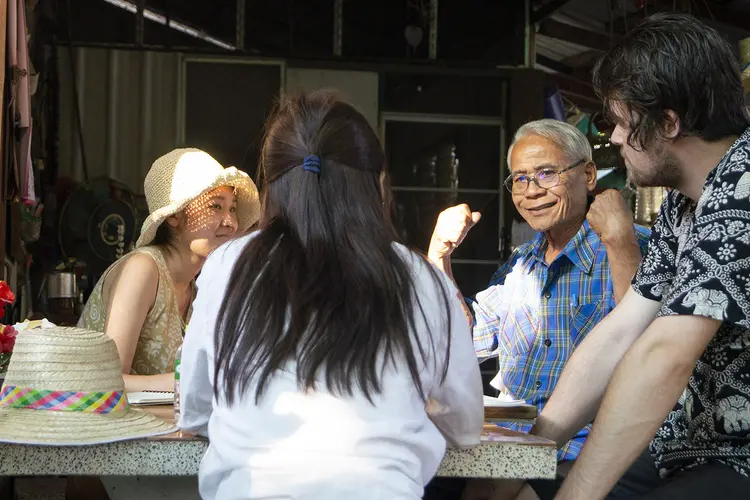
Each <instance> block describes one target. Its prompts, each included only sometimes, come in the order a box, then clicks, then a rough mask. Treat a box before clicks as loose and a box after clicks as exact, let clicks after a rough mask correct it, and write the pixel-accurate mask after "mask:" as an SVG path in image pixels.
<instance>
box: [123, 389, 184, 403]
mask: <svg viewBox="0 0 750 500" xmlns="http://www.w3.org/2000/svg"><path fill="white" fill-rule="evenodd" d="M128 403H130V404H131V405H168V404H169V405H171V404H173V403H174V392H156V391H142V392H129V393H128Z"/></svg>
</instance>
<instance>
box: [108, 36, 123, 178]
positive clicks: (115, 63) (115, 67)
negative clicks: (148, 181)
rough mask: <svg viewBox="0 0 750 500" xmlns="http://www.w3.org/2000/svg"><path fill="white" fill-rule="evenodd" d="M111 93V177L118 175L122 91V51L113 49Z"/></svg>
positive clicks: (109, 100)
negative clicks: (119, 103) (119, 95)
mask: <svg viewBox="0 0 750 500" xmlns="http://www.w3.org/2000/svg"><path fill="white" fill-rule="evenodd" d="M108 83H109V85H108V87H109V94H108V95H107V119H108V120H107V121H108V122H109V123H108V124H107V132H106V133H107V136H106V137H107V139H106V148H107V149H106V155H107V157H106V158H107V160H106V161H107V173H108V175H109V176H110V177H113V178H116V177H117V142H118V141H117V139H118V132H119V128H118V124H119V120H118V106H117V98H118V95H117V94H118V93H119V91H120V52H119V51H117V50H113V51H111V52H110V54H109V82H108Z"/></svg>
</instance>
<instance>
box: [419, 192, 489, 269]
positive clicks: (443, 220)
mask: <svg viewBox="0 0 750 500" xmlns="http://www.w3.org/2000/svg"><path fill="white" fill-rule="evenodd" d="M481 218H482V214H480V213H479V212H472V211H471V209H469V205H467V204H466V203H462V204H460V205H456V206H455V207H450V208H446V209H445V210H443V211H442V212H440V215H438V219H437V223H436V224H435V230H434V231H433V232H432V238H431V239H430V248H429V250H428V255H429V257H430V258H431V259H441V258H444V257H447V256H449V255H450V254H451V253H453V250H455V249H456V248H457V247H458V245H460V244H461V242H462V241H463V240H464V238H465V237H466V235H467V234H468V232H469V230H470V229H471V228H472V227H474V224H476V223H477V222H479V219H481Z"/></svg>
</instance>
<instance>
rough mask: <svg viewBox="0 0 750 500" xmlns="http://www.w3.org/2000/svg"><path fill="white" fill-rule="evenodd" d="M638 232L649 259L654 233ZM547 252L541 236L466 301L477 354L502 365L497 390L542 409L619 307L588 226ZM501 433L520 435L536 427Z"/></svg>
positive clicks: (572, 451) (563, 455) (580, 437)
mask: <svg viewBox="0 0 750 500" xmlns="http://www.w3.org/2000/svg"><path fill="white" fill-rule="evenodd" d="M635 231H636V236H637V239H638V245H639V246H640V248H641V253H642V254H645V252H646V248H647V246H648V240H649V236H650V232H649V230H648V229H646V228H644V227H641V226H635ZM546 248H547V242H546V239H545V238H544V235H543V234H541V233H540V234H538V235H537V236H536V238H534V240H532V241H531V242H529V243H525V244H523V245H521V246H519V247H517V248H516V249H515V250H514V251H513V253H512V254H511V256H510V259H509V260H508V261H507V262H506V263H505V264H503V265H502V266H501V267H500V268H499V269H498V270H497V272H495V274H494V275H493V276H492V281H491V282H490V286H489V288H487V289H486V290H484V291H482V292H480V293H478V294H477V295H476V297H475V298H474V299H468V300H467V302H468V303H469V306H470V307H471V309H472V311H473V313H474V348H475V349H476V352H477V356H478V357H479V358H480V360H482V361H483V360H485V359H489V358H491V357H495V356H496V357H497V358H498V360H499V366H500V370H499V373H498V375H497V377H496V378H495V380H493V385H494V386H496V387H503V386H504V387H505V390H506V391H507V392H508V394H510V395H511V396H513V397H515V398H518V399H524V400H526V402H527V403H529V404H533V405H536V406H537V407H538V408H539V411H541V410H542V408H543V407H544V405H545V404H546V402H547V400H548V399H549V397H550V395H551V394H552V391H553V390H554V388H555V384H556V383H557V379H558V378H559V377H560V374H561V373H562V371H563V367H564V366H565V363H566V362H567V361H568V359H569V358H570V356H571V354H572V353H573V349H574V348H575V347H576V346H578V345H579V344H580V343H581V341H582V340H583V338H584V337H585V336H586V334H588V332H590V331H591V329H592V328H593V327H594V325H596V324H597V323H598V322H599V321H601V319H602V318H604V316H605V315H607V314H608V313H609V312H610V311H611V310H612V309H613V308H614V307H615V296H614V290H613V288H612V279H611V275H610V270H609V260H608V258H607V252H606V249H605V248H604V245H603V244H602V243H601V240H599V237H598V236H597V235H596V233H594V231H593V230H592V229H591V228H590V227H589V224H588V221H586V222H584V224H583V226H582V227H581V229H580V230H579V231H578V233H576V235H575V236H574V237H573V239H571V240H570V241H569V242H568V244H567V245H566V246H565V249H564V250H563V251H562V253H561V254H560V255H559V256H558V257H557V258H556V259H555V260H554V261H553V262H552V263H551V264H547V263H546V262H545V259H544V253H545V251H546ZM503 427H508V428H510V429H515V430H519V431H522V432H528V431H529V429H530V428H531V426H530V425H527V424H504V425H503ZM589 427H590V426H587V427H586V428H584V429H581V431H580V432H578V434H576V436H575V437H574V438H573V439H572V440H571V441H569V442H568V443H567V444H566V445H565V446H564V447H563V448H561V449H560V450H559V451H558V460H560V461H563V460H575V458H576V457H577V456H578V454H579V453H580V451H581V448H582V447H583V442H584V440H585V439H586V436H588V433H589Z"/></svg>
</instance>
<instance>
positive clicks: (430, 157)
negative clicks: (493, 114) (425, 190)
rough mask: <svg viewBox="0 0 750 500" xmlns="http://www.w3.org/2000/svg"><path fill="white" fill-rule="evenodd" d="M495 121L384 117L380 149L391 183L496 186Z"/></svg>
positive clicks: (498, 151) (497, 149)
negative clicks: (383, 151)
mask: <svg viewBox="0 0 750 500" xmlns="http://www.w3.org/2000/svg"><path fill="white" fill-rule="evenodd" d="M502 133H503V131H502V128H501V127H500V126H498V125H464V124H449V123H423V122H421V123H414V122H402V121H387V122H386V128H385V149H386V154H387V158H388V170H389V171H390V173H391V183H392V184H393V185H394V186H422V187H441V188H470V189H498V188H499V186H500V182H501V179H500V166H501V165H500V162H501V157H502V153H501V134H502Z"/></svg>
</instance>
